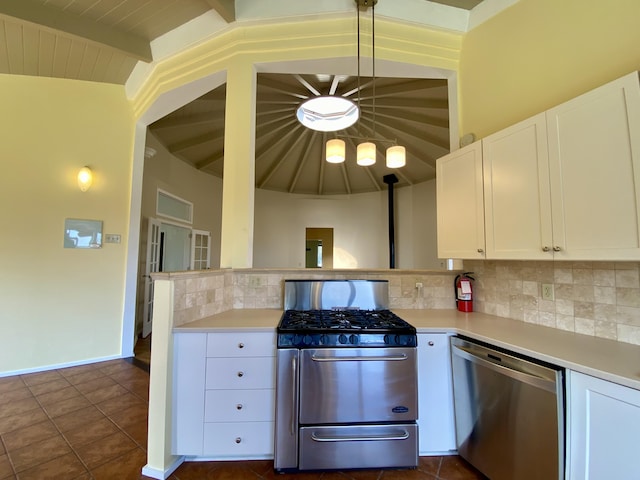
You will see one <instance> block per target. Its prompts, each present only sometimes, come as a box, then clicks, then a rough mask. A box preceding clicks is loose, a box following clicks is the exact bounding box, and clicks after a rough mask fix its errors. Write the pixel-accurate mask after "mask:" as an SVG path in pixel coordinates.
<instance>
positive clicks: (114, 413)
mask: <svg viewBox="0 0 640 480" xmlns="http://www.w3.org/2000/svg"><path fill="white" fill-rule="evenodd" d="M148 353H149V341H148V340H145V341H143V342H139V344H138V345H136V357H137V358H136V359H127V360H113V361H109V362H100V363H94V364H90V365H83V366H78V367H70V368H64V369H58V370H51V371H46V372H41V373H33V374H27V375H17V376H13V377H5V378H0V479H2V480H5V479H18V480H30V479H34V480H47V479H56V480H75V479H77V480H88V479H96V480H101V479H106V480H110V479H113V480H128V479H131V480H141V479H146V478H147V477H145V476H143V475H142V474H141V470H142V467H143V466H144V465H145V464H146V448H147V414H148V398H149V397H148V395H149V393H148V392H149V374H148V360H149V355H148ZM272 465H273V462H272V461H270V460H264V461H262V460H260V461H246V462H187V463H184V464H182V465H181V466H180V467H179V468H178V469H177V470H176V471H175V472H174V473H173V475H171V477H170V480H196V479H198V480H227V479H228V480H249V479H251V480H258V479H274V478H281V479H283V480H289V479H306V480H320V479H321V480H396V479H406V480H414V479H415V480H418V479H419V480H434V479H441V480H466V479H482V478H483V477H482V476H481V475H479V474H478V473H477V472H476V471H475V470H474V469H473V468H472V467H471V466H469V465H468V464H467V463H466V462H464V461H463V460H462V459H460V458H459V457H455V456H452V457H421V459H420V466H419V467H418V468H417V469H416V470H386V471H378V470H366V471H353V472H324V473H300V474H285V475H278V474H276V473H274V472H273V468H272Z"/></svg>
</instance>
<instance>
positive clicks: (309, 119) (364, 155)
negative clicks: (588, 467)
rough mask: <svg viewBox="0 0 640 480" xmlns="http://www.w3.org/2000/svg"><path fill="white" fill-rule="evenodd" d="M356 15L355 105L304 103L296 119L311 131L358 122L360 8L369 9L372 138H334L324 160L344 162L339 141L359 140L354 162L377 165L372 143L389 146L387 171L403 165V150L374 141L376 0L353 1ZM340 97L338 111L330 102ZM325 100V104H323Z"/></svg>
mask: <svg viewBox="0 0 640 480" xmlns="http://www.w3.org/2000/svg"><path fill="white" fill-rule="evenodd" d="M355 3H356V10H357V12H358V89H357V91H358V103H357V105H355V104H353V102H351V100H349V99H347V98H345V97H333V96H331V95H329V96H321V97H315V98H312V99H310V100H307V101H306V102H305V103H303V104H302V105H301V106H300V107H299V108H298V110H297V117H298V120H299V121H300V122H301V123H302V124H303V125H305V126H306V127H308V128H311V129H313V130H318V131H323V132H332V131H339V130H342V129H345V128H347V127H349V126H351V125H353V124H354V123H355V122H356V121H358V120H359V119H360V113H361V109H360V8H368V7H371V25H372V30H371V52H372V57H371V58H372V82H371V83H372V90H373V91H372V96H371V98H372V116H373V118H372V124H373V128H372V131H373V135H372V137H371V138H368V137H361V136H357V137H354V136H350V135H336V138H332V139H330V140H328V141H327V143H326V150H325V158H326V161H327V162H329V163H342V162H344V161H345V159H346V144H345V141H344V140H343V139H342V138H339V137H343V138H351V139H356V140H359V141H360V143H359V144H358V146H357V149H356V163H357V164H358V165H360V166H363V167H368V166H371V165H374V164H375V163H376V153H377V147H376V144H375V143H373V141H378V142H381V143H387V144H391V146H390V147H389V148H387V152H386V165H387V167H388V168H400V167H403V166H404V165H405V164H406V150H405V148H404V147H403V146H401V145H397V144H396V142H395V141H389V140H384V139H380V138H376V103H375V102H376V92H375V81H376V73H375V63H376V62H375V4H376V3H377V0H355ZM336 98H340V99H341V100H342V102H340V103H339V104H338V105H340V107H339V108H332V107H331V103H334V104H335V103H336V102H334V101H333V100H332V99H336ZM324 100H326V102H325V101H324Z"/></svg>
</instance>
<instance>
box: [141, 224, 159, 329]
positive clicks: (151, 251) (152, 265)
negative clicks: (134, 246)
mask: <svg viewBox="0 0 640 480" xmlns="http://www.w3.org/2000/svg"><path fill="white" fill-rule="evenodd" d="M160 228H161V224H160V221H159V220H157V219H155V218H150V219H149V227H148V230H147V262H146V267H145V276H144V313H143V319H142V337H143V338H144V337H147V336H148V335H149V334H150V333H151V319H152V317H153V280H152V279H151V273H155V272H158V271H159V270H160V238H161V236H160Z"/></svg>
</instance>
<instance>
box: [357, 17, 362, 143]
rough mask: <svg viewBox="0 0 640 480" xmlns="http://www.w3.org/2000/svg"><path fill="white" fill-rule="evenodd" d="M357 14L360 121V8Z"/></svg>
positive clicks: (360, 133)
mask: <svg viewBox="0 0 640 480" xmlns="http://www.w3.org/2000/svg"><path fill="white" fill-rule="evenodd" d="M356 11H357V12H358V112H359V118H360V119H362V108H361V107H360V8H358V7H356ZM358 135H362V132H361V130H360V120H359V121H358Z"/></svg>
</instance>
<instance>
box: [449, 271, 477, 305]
mask: <svg viewBox="0 0 640 480" xmlns="http://www.w3.org/2000/svg"><path fill="white" fill-rule="evenodd" d="M472 273H473V272H466V273H463V274H462V275H458V276H456V278H455V280H454V281H453V285H454V290H455V295H456V307H457V308H458V310H459V311H461V312H473V289H472V287H471V282H472V281H473V280H475V279H474V278H473V277H470V276H469V275H471V274H472Z"/></svg>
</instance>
